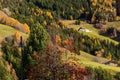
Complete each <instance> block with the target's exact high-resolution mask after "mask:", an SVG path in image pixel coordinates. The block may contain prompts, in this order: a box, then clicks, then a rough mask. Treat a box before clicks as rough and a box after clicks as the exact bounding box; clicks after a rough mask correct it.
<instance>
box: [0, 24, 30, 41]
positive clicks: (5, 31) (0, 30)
mask: <svg viewBox="0 0 120 80" xmlns="http://www.w3.org/2000/svg"><path fill="white" fill-rule="evenodd" d="M17 31H18V30H16V29H14V28H12V27H10V26H7V25H3V24H0V40H2V39H4V38H5V37H6V36H10V35H13V34H15V33H16V32H17ZM18 32H20V31H18ZM20 34H21V35H22V36H23V37H24V38H27V37H28V35H27V34H25V33H23V32H20Z"/></svg>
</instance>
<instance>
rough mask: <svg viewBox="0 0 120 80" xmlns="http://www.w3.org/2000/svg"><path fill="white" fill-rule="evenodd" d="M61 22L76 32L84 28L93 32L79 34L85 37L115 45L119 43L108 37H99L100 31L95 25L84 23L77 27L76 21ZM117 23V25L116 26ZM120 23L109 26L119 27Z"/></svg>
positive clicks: (108, 24)
mask: <svg viewBox="0 0 120 80" xmlns="http://www.w3.org/2000/svg"><path fill="white" fill-rule="evenodd" d="M61 22H63V23H64V24H65V25H66V26H67V28H73V29H74V30H78V29H79V28H80V27H82V28H86V29H88V30H90V31H91V32H83V31H79V33H83V34H84V35H87V36H89V37H93V38H99V39H100V40H108V41H110V42H113V43H116V44H118V42H117V41H115V40H113V39H110V38H108V37H105V36H102V35H99V33H98V32H99V31H98V29H96V28H94V25H93V24H88V23H85V22H83V23H82V24H81V25H75V24H74V23H75V20H61ZM116 23H117V24H116ZM119 23H120V22H115V23H112V22H111V23H107V26H110V25H111V26H112V25H114V24H116V25H118V24H119Z"/></svg>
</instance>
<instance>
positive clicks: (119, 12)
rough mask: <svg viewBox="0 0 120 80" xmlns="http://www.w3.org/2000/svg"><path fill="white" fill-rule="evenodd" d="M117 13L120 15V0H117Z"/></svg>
mask: <svg viewBox="0 0 120 80" xmlns="http://www.w3.org/2000/svg"><path fill="white" fill-rule="evenodd" d="M116 8H117V10H116V11H117V15H118V16H120V0H116Z"/></svg>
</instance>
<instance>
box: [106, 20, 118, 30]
mask: <svg viewBox="0 0 120 80" xmlns="http://www.w3.org/2000/svg"><path fill="white" fill-rule="evenodd" d="M107 27H114V28H117V29H120V21H116V22H107Z"/></svg>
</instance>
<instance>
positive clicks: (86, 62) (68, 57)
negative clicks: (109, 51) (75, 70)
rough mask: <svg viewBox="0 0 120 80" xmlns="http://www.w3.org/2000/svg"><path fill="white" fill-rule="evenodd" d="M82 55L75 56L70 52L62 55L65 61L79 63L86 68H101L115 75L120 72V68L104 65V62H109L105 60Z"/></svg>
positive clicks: (83, 53)
mask: <svg viewBox="0 0 120 80" xmlns="http://www.w3.org/2000/svg"><path fill="white" fill-rule="evenodd" d="M80 53H81V54H80V55H75V53H71V52H69V51H68V52H67V53H66V51H65V53H64V54H63V55H62V58H63V61H67V62H69V61H70V62H78V63H79V64H81V65H83V66H85V67H93V68H95V67H101V68H103V69H106V70H109V71H111V72H113V73H116V72H120V67H115V66H110V65H105V64H102V62H106V61H109V60H107V59H105V58H102V57H96V56H92V55H90V54H89V53H86V52H83V51H81V52H80Z"/></svg>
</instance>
